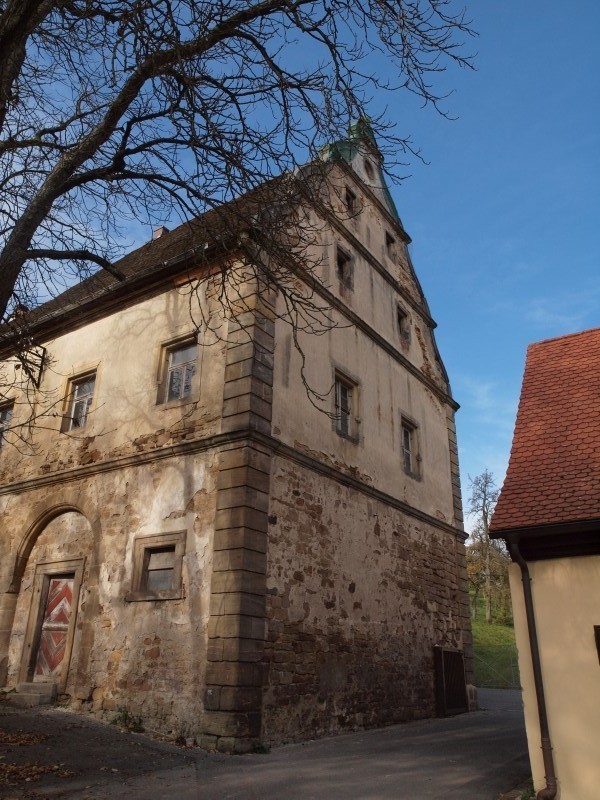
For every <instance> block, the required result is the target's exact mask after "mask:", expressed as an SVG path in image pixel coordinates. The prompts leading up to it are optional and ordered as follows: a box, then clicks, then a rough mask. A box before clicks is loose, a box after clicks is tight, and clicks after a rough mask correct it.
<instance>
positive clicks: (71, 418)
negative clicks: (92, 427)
mask: <svg viewBox="0 0 600 800" xmlns="http://www.w3.org/2000/svg"><path fill="white" fill-rule="evenodd" d="M95 388H96V373H95V372H92V373H90V374H89V375H85V376H81V377H78V378H72V379H71V380H70V381H69V390H68V394H67V400H66V405H67V409H66V412H65V415H64V416H63V424H62V431H63V432H68V431H77V430H81V429H82V428H85V426H86V423H87V421H88V417H89V415H90V411H91V408H92V401H93V399H94V390H95Z"/></svg>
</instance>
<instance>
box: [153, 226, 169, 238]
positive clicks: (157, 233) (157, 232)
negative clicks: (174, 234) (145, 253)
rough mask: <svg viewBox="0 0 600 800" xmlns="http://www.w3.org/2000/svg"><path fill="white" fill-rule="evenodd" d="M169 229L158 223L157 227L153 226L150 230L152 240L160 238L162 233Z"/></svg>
mask: <svg viewBox="0 0 600 800" xmlns="http://www.w3.org/2000/svg"><path fill="white" fill-rule="evenodd" d="M168 232H169V229H168V228H165V226H164V225H159V226H158V228H153V230H152V241H154V240H155V239H160V237H161V236H162V235H163V233H168Z"/></svg>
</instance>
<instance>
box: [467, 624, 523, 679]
mask: <svg viewBox="0 0 600 800" xmlns="http://www.w3.org/2000/svg"><path fill="white" fill-rule="evenodd" d="M472 626H473V655H474V657H475V685H476V686H485V687H487V688H496V689H518V688H519V685H520V683H519V668H518V665H517V647H516V645H515V632H514V629H513V628H512V626H510V625H497V624H492V625H488V624H487V623H486V622H484V621H483V614H482V610H481V609H478V613H477V618H476V619H474V620H473V621H472Z"/></svg>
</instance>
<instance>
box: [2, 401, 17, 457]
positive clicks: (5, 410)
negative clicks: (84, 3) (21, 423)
mask: <svg viewBox="0 0 600 800" xmlns="http://www.w3.org/2000/svg"><path fill="white" fill-rule="evenodd" d="M14 406H15V404H14V403H4V404H3V405H1V406H0V447H2V445H3V444H4V442H5V435H6V431H7V430H8V429H9V428H10V422H11V420H12V415H13V410H14Z"/></svg>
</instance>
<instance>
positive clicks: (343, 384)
mask: <svg viewBox="0 0 600 800" xmlns="http://www.w3.org/2000/svg"><path fill="white" fill-rule="evenodd" d="M334 390H335V414H334V420H335V430H336V432H337V433H338V434H339V435H340V436H344V437H346V438H348V439H353V438H355V437H356V415H355V404H356V395H357V391H358V388H357V386H356V384H355V383H353V382H352V381H350V380H348V379H347V378H345V377H343V376H342V375H339V374H338V373H336V375H335V386H334Z"/></svg>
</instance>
